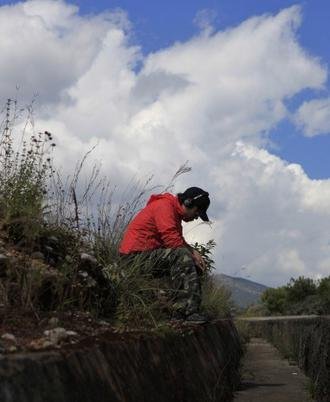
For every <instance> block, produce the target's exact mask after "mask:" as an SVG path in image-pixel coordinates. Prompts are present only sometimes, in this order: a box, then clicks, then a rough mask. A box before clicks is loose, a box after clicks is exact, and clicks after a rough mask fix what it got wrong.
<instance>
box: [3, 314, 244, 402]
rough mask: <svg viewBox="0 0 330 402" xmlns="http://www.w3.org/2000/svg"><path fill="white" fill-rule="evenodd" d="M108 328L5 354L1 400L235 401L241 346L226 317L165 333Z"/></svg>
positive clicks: (5, 401) (13, 401) (68, 401)
mask: <svg viewBox="0 0 330 402" xmlns="http://www.w3.org/2000/svg"><path fill="white" fill-rule="evenodd" d="M109 338H110V339H107V336H106V335H104V336H103V337H102V339H91V340H89V342H85V344H81V345H78V346H77V347H75V348H74V349H73V348H69V349H61V350H59V351H50V352H44V353H30V354H25V355H16V356H6V357H2V358H1V359H0V401H1V402H32V401H33V402H75V401H83V402H89V401H98V402H103V401H104V402H105V401H107V402H109V401H111V402H119V401H120V402H144V401H146V402H148V401H150V402H153V401H158V402H171V401H173V402H174V401H175V402H194V401H196V402H201V401H202V402H208V401H209V402H215V401H218V402H221V401H224V402H228V401H230V400H231V397H232V393H233V390H234V388H235V387H236V385H237V383H238V380H239V377H238V364H239V360H240V357H241V347H240V343H239V337H238V334H237V331H236V328H235V326H234V325H233V323H232V322H231V321H230V320H221V321H218V322H215V323H209V324H207V325H203V326H195V327H190V328H186V329H184V330H182V332H181V333H180V332H175V333H169V334H164V335H162V336H160V335H159V334H158V335H157V334H154V335H151V334H145V333H142V334H136V333H135V334H121V335H117V336H114V334H113V333H112V334H109Z"/></svg>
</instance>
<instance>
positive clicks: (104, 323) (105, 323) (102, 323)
mask: <svg viewBox="0 0 330 402" xmlns="http://www.w3.org/2000/svg"><path fill="white" fill-rule="evenodd" d="M99 324H100V325H104V326H109V325H110V323H109V322H106V321H99Z"/></svg>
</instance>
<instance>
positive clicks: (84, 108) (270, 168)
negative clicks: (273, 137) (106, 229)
mask: <svg viewBox="0 0 330 402" xmlns="http://www.w3.org/2000/svg"><path fill="white" fill-rule="evenodd" d="M300 20H301V15H300V9H299V7H291V8H288V9H285V10H283V11H281V12H280V13H279V14H277V15H266V16H260V17H254V18H251V19H249V20H247V21H245V22H243V23H242V24H240V25H239V26H237V27H235V28H231V29H227V30H225V31H219V32H214V33H211V31H210V30H204V31H202V32H201V33H200V34H199V35H196V36H195V37H193V38H191V39H190V40H188V41H186V42H183V43H176V44H174V45H173V46H171V47H169V48H167V49H163V50H160V51H157V52H154V53H152V54H149V55H147V56H145V57H143V56H142V54H141V52H140V49H139V47H138V46H136V45H132V43H131V38H130V25H129V22H128V21H127V19H126V17H125V14H124V13H123V12H116V13H109V12H108V13H101V14H99V15H95V16H81V15H79V13H78V9H77V8H76V7H74V6H72V5H68V4H67V3H64V2H63V1H52V0H42V1H40V0H38V1H37V0H33V1H26V2H25V3H20V4H17V5H14V6H10V7H0V31H1V30H2V37H3V38H6V40H3V41H1V42H0V52H1V54H2V57H1V61H0V77H1V79H0V93H1V94H3V96H4V98H5V97H8V96H10V95H11V94H12V91H13V88H15V85H16V84H20V85H21V91H20V96H21V97H22V98H23V99H24V100H26V99H29V97H31V94H32V93H33V92H39V93H40V98H39V99H40V104H41V107H40V109H39V110H38V112H37V113H38V117H39V118H38V121H37V123H36V125H37V129H43V130H44V129H47V130H49V131H51V132H53V133H54V136H55V138H56V142H57V143H58V150H57V154H58V163H60V164H62V165H64V166H65V168H66V169H69V168H70V166H72V165H74V163H75V161H76V159H77V158H78V157H79V156H80V155H81V154H82V153H84V152H86V151H87V150H88V149H90V147H91V146H92V145H93V144H95V143H96V142H98V143H99V146H98V147H97V149H96V150H95V151H94V157H95V158H96V159H97V160H99V161H102V164H103V168H104V170H105V172H106V173H107V174H108V175H109V177H110V178H113V181H115V182H117V183H125V184H126V182H127V180H128V178H129V177H131V176H133V175H136V174H138V175H140V176H143V175H146V174H149V173H153V174H154V175H155V177H156V181H157V182H161V183H164V182H166V181H167V180H169V178H170V177H171V176H172V175H173V173H174V171H175V170H176V169H177V168H178V167H179V166H180V165H181V164H182V163H183V162H184V161H186V160H187V159H188V160H189V161H190V164H191V166H192V167H193V173H192V175H190V176H187V175H186V176H182V177H180V179H179V180H178V182H177V186H176V189H177V190H180V189H182V188H185V187H188V186H190V185H199V186H202V187H204V188H206V189H208V190H209V191H210V193H211V195H212V207H211V211H210V215H211V216H212V217H213V219H214V221H215V223H214V225H213V226H212V227H211V228H209V227H207V226H205V225H203V226H201V227H198V228H196V229H193V230H191V232H190V233H189V236H193V237H194V238H200V237H201V235H203V236H202V237H203V238H204V240H205V237H204V236H206V234H207V233H209V236H211V237H215V238H216V240H217V242H218V249H217V263H218V265H219V269H221V270H223V271H225V272H227V273H229V274H230V273H234V272H237V270H238V269H239V268H240V267H242V266H243V265H244V266H246V267H247V269H248V272H250V274H251V276H252V278H253V279H255V280H259V281H262V282H265V283H267V284H277V283H282V282H284V281H286V280H287V279H289V278H290V277H291V276H292V275H296V274H301V273H305V274H306V275H310V276H313V275H314V276H316V275H320V274H324V275H325V274H327V268H326V261H328V257H326V256H327V255H328V254H327V253H328V248H327V246H326V245H325V243H324V241H325V239H327V238H329V232H328V227H329V224H328V223H329V213H328V209H327V204H328V200H329V183H328V181H326V180H324V181H313V180H310V179H309V178H308V177H307V176H306V175H305V174H304V172H303V170H302V168H301V167H300V166H298V165H287V164H286V163H285V162H283V161H281V160H280V159H279V158H276V157H275V156H273V155H271V154H270V153H269V152H267V151H266V150H264V149H262V148H263V146H264V145H265V143H267V133H268V132H269V131H270V130H271V129H272V128H273V127H274V126H276V124H278V123H279V122H280V121H281V120H282V119H283V118H285V117H287V115H288V112H287V110H286V107H285V103H284V102H285V100H286V99H288V98H290V97H292V96H293V95H295V94H297V93H298V92H300V91H301V90H303V89H305V88H315V89H320V88H322V87H323V86H324V83H325V81H326V78H327V72H326V70H325V68H324V67H322V66H321V64H320V62H319V61H318V59H316V58H313V57H311V56H310V55H309V54H307V53H306V52H304V50H303V49H302V48H301V46H300V45H299V43H298V41H297V38H296V30H297V29H298V26H299V24H300ZM5 33H6V34H5ZM23 67H24V68H23ZM199 229H201V230H199ZM187 230H190V229H189V228H187ZM200 240H202V239H201V238H200Z"/></svg>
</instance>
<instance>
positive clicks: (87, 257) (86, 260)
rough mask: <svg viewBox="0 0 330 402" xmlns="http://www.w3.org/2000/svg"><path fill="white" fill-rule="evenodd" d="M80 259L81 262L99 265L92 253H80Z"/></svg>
mask: <svg viewBox="0 0 330 402" xmlns="http://www.w3.org/2000/svg"><path fill="white" fill-rule="evenodd" d="M80 260H81V262H83V263H87V264H89V265H91V266H97V265H98V262H97V259H96V258H95V257H93V256H92V255H90V254H87V253H81V254H80Z"/></svg>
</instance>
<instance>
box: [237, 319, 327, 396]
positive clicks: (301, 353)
mask: <svg viewBox="0 0 330 402" xmlns="http://www.w3.org/2000/svg"><path fill="white" fill-rule="evenodd" d="M238 321H239V322H240V325H241V326H243V327H244V330H245V331H247V333H248V335H250V336H253V337H263V338H266V339H267V340H269V341H270V342H271V343H272V344H273V345H275V346H276V347H277V348H278V349H279V350H280V351H281V353H282V354H283V355H284V356H285V357H287V358H291V359H294V360H296V361H297V363H298V365H299V367H300V368H302V369H303V370H304V372H305V373H306V375H307V376H308V377H310V379H311V380H312V385H311V391H312V393H313V394H314V397H315V399H316V401H317V402H330V317H329V316H286V317H253V318H244V319H243V318H242V319H239V320H238Z"/></svg>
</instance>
